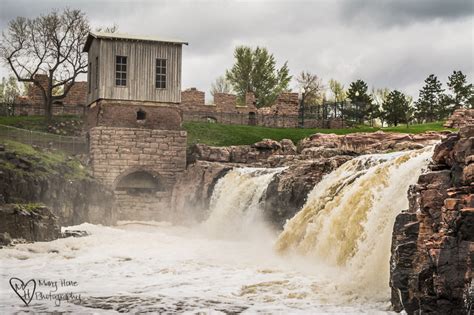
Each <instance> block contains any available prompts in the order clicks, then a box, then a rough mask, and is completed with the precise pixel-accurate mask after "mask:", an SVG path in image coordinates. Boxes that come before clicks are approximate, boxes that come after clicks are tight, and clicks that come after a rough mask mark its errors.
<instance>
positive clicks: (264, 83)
mask: <svg viewBox="0 0 474 315" xmlns="http://www.w3.org/2000/svg"><path fill="white" fill-rule="evenodd" d="M234 57H235V63H234V65H233V67H232V68H231V69H230V70H227V71H226V78H227V80H229V82H230V83H231V84H232V87H233V89H234V91H235V92H236V93H237V96H238V98H239V99H240V100H241V101H243V100H244V99H245V94H246V93H247V92H253V93H254V94H255V99H256V103H257V104H256V105H257V107H264V106H268V105H271V104H272V103H273V102H274V101H275V100H276V98H277V97H278V95H279V94H280V93H281V92H283V91H286V90H288V84H289V83H290V80H291V76H290V75H289V69H288V65H287V62H285V63H284V64H283V66H282V67H281V68H280V69H278V70H277V69H276V68H275V57H274V56H273V54H270V53H269V52H268V51H267V49H265V48H260V47H257V48H255V49H253V50H252V49H251V48H250V47H246V46H239V47H237V48H236V49H235V52H234Z"/></svg>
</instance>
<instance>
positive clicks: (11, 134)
mask: <svg viewBox="0 0 474 315" xmlns="http://www.w3.org/2000/svg"><path fill="white" fill-rule="evenodd" d="M0 139H6V140H13V141H18V142H22V143H25V144H29V145H36V146H39V147H42V148H47V149H57V150H61V151H64V152H66V153H68V154H73V155H75V154H85V153H87V151H88V147H87V141H86V138H85V137H71V136H61V135H55V134H51V133H46V132H39V131H33V130H27V129H21V128H16V127H12V126H6V125H0Z"/></svg>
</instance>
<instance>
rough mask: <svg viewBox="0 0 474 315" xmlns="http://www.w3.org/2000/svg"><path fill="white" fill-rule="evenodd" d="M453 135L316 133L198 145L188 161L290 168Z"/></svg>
mask: <svg viewBox="0 0 474 315" xmlns="http://www.w3.org/2000/svg"><path fill="white" fill-rule="evenodd" d="M449 133H450V132H449V131H448V132H425V133H420V134H415V135H412V134H402V133H390V132H383V131H378V132H373V133H364V132H360V133H352V134H348V135H336V134H323V133H317V134H314V135H312V136H310V137H308V138H305V139H303V140H301V141H300V142H299V144H298V146H295V144H294V143H293V142H292V141H291V140H289V139H283V140H281V141H275V140H271V139H264V140H262V141H260V142H257V143H255V144H253V145H240V146H229V147H213V146H208V145H205V144H196V145H194V147H192V148H191V151H190V154H189V156H188V162H189V163H193V162H195V161H197V160H200V161H208V162H220V163H238V164H246V165H253V166H264V167H279V166H288V165H291V164H293V163H295V162H298V161H301V160H313V159H318V158H330V157H334V156H341V155H344V156H357V155H361V154H373V153H386V152H391V151H405V150H414V149H420V148H422V147H424V146H426V145H430V144H434V143H436V142H438V141H440V140H441V139H442V138H444V137H446V135H448V134H449Z"/></svg>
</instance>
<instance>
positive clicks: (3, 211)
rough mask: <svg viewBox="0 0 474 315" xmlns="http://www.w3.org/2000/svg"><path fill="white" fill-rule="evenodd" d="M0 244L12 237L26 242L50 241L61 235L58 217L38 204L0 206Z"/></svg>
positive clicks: (10, 239) (9, 241)
mask: <svg viewBox="0 0 474 315" xmlns="http://www.w3.org/2000/svg"><path fill="white" fill-rule="evenodd" d="M0 231H1V235H0V246H2V245H8V244H10V243H11V241H12V239H23V240H25V241H28V242H37V241H52V240H55V239H57V238H59V237H60V236H61V228H60V226H59V222H58V218H57V217H56V216H55V215H54V214H53V213H52V212H51V211H50V210H49V209H48V208H47V207H45V206H42V205H39V204H15V205H12V204H10V205H2V206H0Z"/></svg>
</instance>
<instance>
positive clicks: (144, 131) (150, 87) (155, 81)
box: [84, 33, 187, 220]
mask: <svg viewBox="0 0 474 315" xmlns="http://www.w3.org/2000/svg"><path fill="white" fill-rule="evenodd" d="M183 44H187V43H185V42H182V41H176V40H165V39H161V38H154V37H138V36H131V35H121V34H116V33H90V34H89V36H88V38H87V41H86V44H85V47H84V51H85V52H87V53H88V56H89V70H88V84H87V89H88V91H87V92H88V93H87V108H86V126H87V130H88V136H89V143H90V147H89V149H90V160H91V166H92V171H93V174H94V176H95V177H96V178H98V179H100V180H102V181H103V182H104V183H105V184H106V185H108V186H109V187H111V188H112V189H113V190H114V192H115V195H116V199H117V206H118V219H119V220H161V219H167V218H168V217H169V216H170V215H171V214H170V213H169V209H170V207H169V202H170V198H171V188H172V187H173V185H174V182H175V180H176V177H177V175H178V174H179V173H181V172H182V171H183V170H184V169H185V167H186V138H187V137H186V131H184V130H183V129H182V127H181V124H182V113H181V110H180V109H179V104H180V102H181V50H182V45H183Z"/></svg>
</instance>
